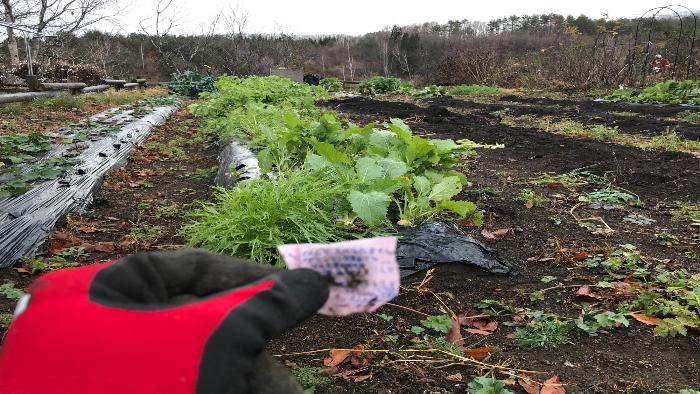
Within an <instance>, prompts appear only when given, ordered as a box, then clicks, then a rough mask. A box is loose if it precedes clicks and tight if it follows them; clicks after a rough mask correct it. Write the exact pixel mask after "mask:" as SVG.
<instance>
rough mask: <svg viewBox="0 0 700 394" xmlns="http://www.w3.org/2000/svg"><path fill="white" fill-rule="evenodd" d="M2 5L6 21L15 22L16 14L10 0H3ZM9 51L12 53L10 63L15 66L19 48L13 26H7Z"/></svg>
mask: <svg viewBox="0 0 700 394" xmlns="http://www.w3.org/2000/svg"><path fill="white" fill-rule="evenodd" d="M2 5H3V9H4V14H5V22H8V23H15V15H14V12H13V10H12V4H11V3H10V0H2ZM7 51H8V52H9V53H10V64H11V65H13V66H16V65H18V64H19V50H18V48H17V38H16V37H15V32H14V29H13V28H11V27H7Z"/></svg>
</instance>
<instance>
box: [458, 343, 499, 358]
mask: <svg viewBox="0 0 700 394" xmlns="http://www.w3.org/2000/svg"><path fill="white" fill-rule="evenodd" d="M494 350H495V349H494V348H492V347H491V346H482V347H477V348H473V349H465V350H464V353H465V354H466V355H468V356H469V357H471V358H473V359H475V360H477V361H481V360H483V359H485V358H486V357H488V356H489V355H490V354H491V353H493V352H494Z"/></svg>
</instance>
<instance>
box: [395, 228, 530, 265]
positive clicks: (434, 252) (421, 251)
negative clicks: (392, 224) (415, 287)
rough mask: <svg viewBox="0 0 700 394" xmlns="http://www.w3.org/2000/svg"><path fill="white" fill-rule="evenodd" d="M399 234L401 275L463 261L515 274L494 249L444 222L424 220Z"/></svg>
mask: <svg viewBox="0 0 700 394" xmlns="http://www.w3.org/2000/svg"><path fill="white" fill-rule="evenodd" d="M399 235H400V238H399V244H398V247H397V249H396V256H397V259H398V261H399V267H400V268H401V277H402V278H403V277H406V276H409V275H412V274H415V273H416V272H418V271H422V270H425V269H428V268H431V267H433V266H435V265H438V264H441V263H464V264H468V265H471V266H474V267H477V268H480V269H482V270H484V271H488V272H490V273H493V274H511V275H513V274H515V273H516V271H515V269H513V268H512V267H510V266H509V265H507V264H506V263H504V262H502V261H500V260H499V259H498V257H497V255H496V251H495V250H494V249H491V248H489V247H487V246H486V245H484V244H482V243H481V242H479V241H477V240H475V239H473V238H471V237H467V236H466V235H463V234H460V233H459V232H457V231H456V230H455V229H453V228H452V227H450V226H449V225H447V224H445V223H442V222H429V223H425V224H422V225H420V226H418V227H413V228H409V229H406V230H403V231H400V232H399Z"/></svg>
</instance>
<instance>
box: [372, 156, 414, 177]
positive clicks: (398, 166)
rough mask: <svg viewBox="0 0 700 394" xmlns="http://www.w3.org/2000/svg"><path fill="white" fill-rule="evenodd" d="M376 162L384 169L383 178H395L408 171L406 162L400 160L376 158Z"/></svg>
mask: <svg viewBox="0 0 700 394" xmlns="http://www.w3.org/2000/svg"><path fill="white" fill-rule="evenodd" d="M377 164H378V165H379V166H380V167H381V168H382V170H383V171H384V177H385V178H396V177H398V176H401V175H403V174H405V173H406V172H408V167H407V166H406V163H404V162H402V161H400V160H394V159H389V158H384V159H379V160H377Z"/></svg>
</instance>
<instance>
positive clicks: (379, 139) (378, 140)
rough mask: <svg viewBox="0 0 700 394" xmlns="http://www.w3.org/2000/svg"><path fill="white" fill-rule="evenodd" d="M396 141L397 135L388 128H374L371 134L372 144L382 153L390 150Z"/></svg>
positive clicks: (370, 142)
mask: <svg viewBox="0 0 700 394" xmlns="http://www.w3.org/2000/svg"><path fill="white" fill-rule="evenodd" d="M395 143H396V135H395V134H394V133H392V132H390V131H387V130H374V132H372V134H370V135H369V144H370V146H371V147H373V148H375V150H378V151H379V152H382V153H386V152H389V151H390V150H391V148H392V147H393V146H394V144H395Z"/></svg>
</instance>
